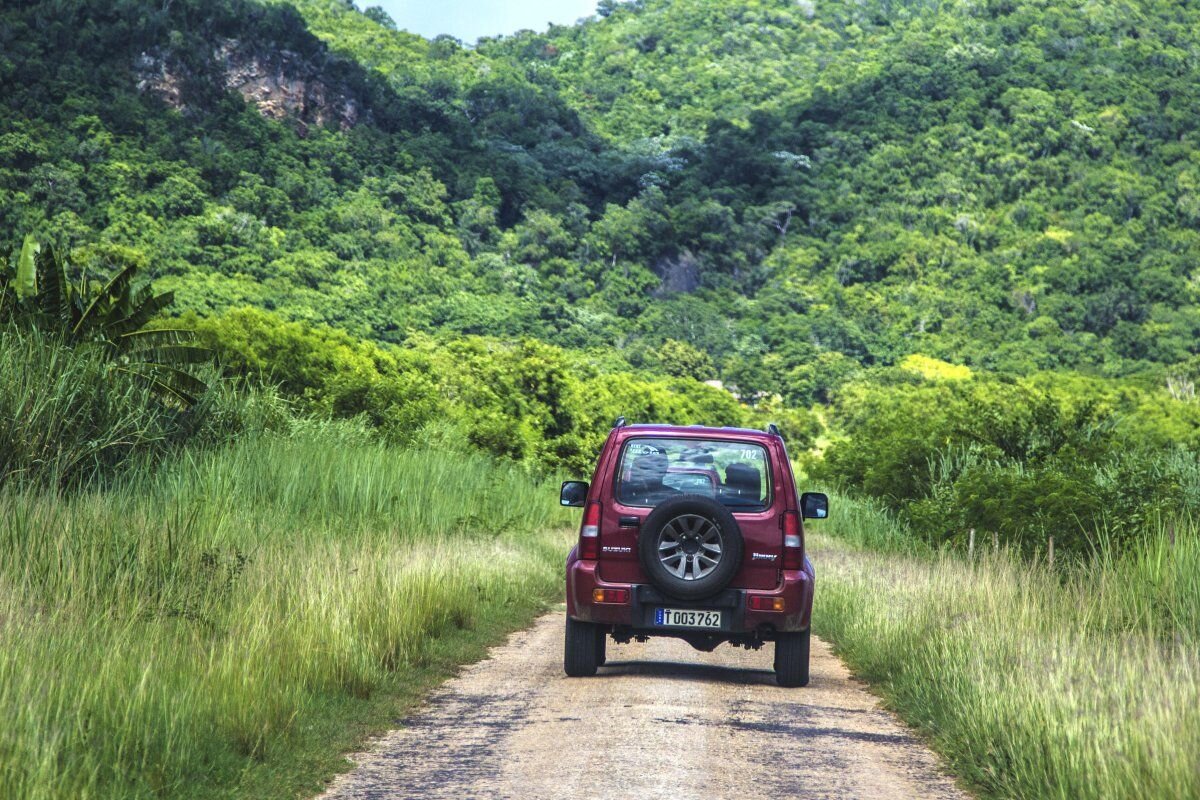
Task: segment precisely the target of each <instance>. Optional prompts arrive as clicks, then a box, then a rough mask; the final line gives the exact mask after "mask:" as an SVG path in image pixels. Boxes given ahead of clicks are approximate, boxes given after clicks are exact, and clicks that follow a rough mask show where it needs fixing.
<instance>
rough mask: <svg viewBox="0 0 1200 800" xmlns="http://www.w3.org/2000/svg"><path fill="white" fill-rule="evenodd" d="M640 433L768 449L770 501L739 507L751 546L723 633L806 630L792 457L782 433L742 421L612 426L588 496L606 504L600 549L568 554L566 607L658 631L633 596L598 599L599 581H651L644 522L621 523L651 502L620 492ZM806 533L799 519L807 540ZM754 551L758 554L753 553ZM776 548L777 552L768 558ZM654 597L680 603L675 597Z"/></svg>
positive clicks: (808, 607)
mask: <svg viewBox="0 0 1200 800" xmlns="http://www.w3.org/2000/svg"><path fill="white" fill-rule="evenodd" d="M639 437H642V438H672V439H687V438H695V439H705V440H710V441H712V440H717V441H731V442H745V443H749V444H756V445H759V446H761V447H763V448H765V449H766V452H767V460H768V463H769V465H770V470H771V479H770V480H771V484H770V496H769V499H770V504H769V505H768V507H767V508H766V509H765V510H763V511H755V512H751V513H744V512H742V511H733V516H734V518H735V519H736V520H737V522H738V526H739V527H740V528H741V531H742V536H743V539H744V540H745V548H744V554H743V559H742V566H741V569H740V570H739V571H738V573H737V574H736V575H735V576H734V578H733V580H732V582H731V583H730V584H729V589H731V590H734V592H736V593H738V595H739V596H740V601H739V610H738V611H737V613H735V614H734V615H732V617H733V623H734V626H733V627H732V628H731V629H729V630H726V631H723V632H722V634H723V637H722V638H726V639H747V638H749V639H758V640H762V641H770V640H771V639H772V638H773V634H774V633H775V632H776V631H803V630H806V629H807V628H808V626H809V624H810V621H811V618H812V601H813V584H814V579H815V575H814V572H813V567H812V564H811V563H810V562H809V560H808V557H807V555H806V556H805V557H804V559H803V567H802V569H799V570H784V569H783V568H782V561H783V557H782V556H783V513H784V512H785V511H793V512H799V510H800V503H799V496H798V494H797V491H796V481H795V478H794V476H793V474H792V468H791V462H790V461H789V460H788V457H787V452H786V450H785V448H784V445H783V439H782V438H781V437H780V436H778V435H777V434H773V433H765V432H763V431H756V430H748V429H742V428H705V427H699V426H688V427H680V426H670V425H628V426H622V427H619V428H614V429H613V431H612V433H610V434H609V437H608V440H607V441H606V442H605V443H604V447H603V448H602V449H601V451H600V457H599V459H598V461H597V465H596V470H595V472H594V474H593V475H592V481H591V484H590V488H589V490H588V498H587V502H588V503H592V502H599V503H600V504H601V520H600V557H599V559H596V560H584V559H580V558H579V557H578V547H576V548H575V549H573V550H572V551H571V554H570V555H569V556H568V558H567V575H566V578H567V614H568V615H569V616H570V617H572V618H574V619H577V620H580V621H584V622H597V623H602V624H608V625H613V626H618V627H628V628H631V629H633V631H634V632H636V633H638V634H653V633H656V632H659V631H654V630H647V629H645V628H644V627H643V626H642V625H640V624H639V620H638V619H635V617H636V616H637V614H636V613H635V611H636V610H635V605H634V604H633V603H630V604H606V603H595V602H593V600H592V590H593V589H597V588H613V589H629V590H631V595H633V596H637V594H638V591H639V589H640V588H641V587H645V588H646V589H650V588H652V587H651V586H650V581H649V579H648V578H647V576H646V574H645V572H644V570H643V569H642V566H641V563H640V562H639V561H638V547H637V536H638V531H639V528H637V527H631V526H622V525H621V518H622V517H625V518H630V517H637V518H638V520H639V521H640V520H644V519H645V518H646V516H647V515H648V514H649V513H650V510H651V509H649V508H641V507H635V506H626V505H622V504H621V503H619V502H617V500H616V497H615V487H616V474H615V473H616V469H617V462H618V459H619V456H620V453H621V452H622V448H623V446H624V444H625V443H626V442H628V441H629V440H630V439H634V438H639ZM689 471H690V470H689ZM714 474H715V471H714ZM731 510H732V509H731ZM803 535H804V534H803V523H801V542H803ZM755 553H757V554H759V556H760V558H758V559H755V558H753V554H755ZM771 556H773V557H774V558H773V559H769V558H767V557H771ZM750 594H754V595H769V596H781V597H783V598H784V603H785V607H784V611H782V612H776V611H754V610H751V609H749V608H748V607H747V606H746V602H745V600H746V596H747V595H750ZM656 604H657V605H664V604H665V605H670V606H679V605H681V604H679V603H676V602H673V601H663V602H656ZM684 605H686V606H688V607H692V606H701V605H704V603H703V601H700V602H698V603H692V604H684Z"/></svg>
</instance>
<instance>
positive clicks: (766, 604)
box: [750, 594, 787, 611]
mask: <svg viewBox="0 0 1200 800" xmlns="http://www.w3.org/2000/svg"><path fill="white" fill-rule="evenodd" d="M786 606H787V604H786V603H784V601H783V598H782V597H772V596H770V595H765V594H752V595H750V608H751V610H753V611H784V610H785V609H786Z"/></svg>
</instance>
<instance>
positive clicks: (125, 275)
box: [71, 264, 137, 336]
mask: <svg viewBox="0 0 1200 800" xmlns="http://www.w3.org/2000/svg"><path fill="white" fill-rule="evenodd" d="M136 272H137V266H136V265H134V264H130V265H129V266H127V267H125V269H123V270H121V271H120V272H118V273H117V274H116V275H114V276H113V278H112V280H110V281H109V282H108V283H106V284H105V285H104V286H103V287H102V288H101V289H100V291H98V292H97V293H96V295H95V296H94V297H93V298H92V302H91V303H89V304H88V307H87V308H86V309H85V310H84V312H83V314H82V315H81V316H80V317H79V320H78V321H77V322H76V323H75V326H74V327H73V328H72V329H71V335H72V336H78V335H79V334H80V332H81V331H83V329H84V328H85V327H86V326H87V325H88V324H89V323H91V322H93V320H94V315H96V314H98V313H100V311H101V310H102V309H103V308H104V307H105V305H106V304H109V303H112V302H113V299H114V298H119V297H120V296H121V295H122V294H123V293H124V291H125V290H126V288H128V286H129V282H130V281H131V280H133V276H134V274H135V273H136Z"/></svg>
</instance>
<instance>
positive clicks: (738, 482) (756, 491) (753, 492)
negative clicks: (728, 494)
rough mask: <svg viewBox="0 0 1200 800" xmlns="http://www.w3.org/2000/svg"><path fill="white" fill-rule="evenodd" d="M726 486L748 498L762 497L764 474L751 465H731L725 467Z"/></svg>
mask: <svg viewBox="0 0 1200 800" xmlns="http://www.w3.org/2000/svg"><path fill="white" fill-rule="evenodd" d="M725 485H726V486H728V487H729V488H730V489H737V490H738V493H739V494H743V495H746V496H748V497H760V496H761V495H762V474H761V473H760V472H759V471H758V469H757V468H755V467H752V466H750V465H749V464H741V463H737V464H730V465H729V466H727V467H725Z"/></svg>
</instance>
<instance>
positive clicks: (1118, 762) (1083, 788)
mask: <svg viewBox="0 0 1200 800" xmlns="http://www.w3.org/2000/svg"><path fill="white" fill-rule="evenodd" d="M840 504H842V505H849V506H851V507H853V505H854V503H853V501H841V503H840ZM851 511H852V512H853V513H851V512H845V513H846V514H848V516H844V517H843V518H840V519H836V518H835V519H834V520H831V522H832V523H833V524H832V525H831V526H830V529H829V530H830V531H831V532H836V533H840V532H841V530H842V528H843V527H844V526H845V525H846V524H847V522H848V520H850V519H851V518H853V517H854V515H855V514H858V517H857V519H858V523H859V524H867V523H868V522H869V521H870V520H874V521H875V522H874V524H878V525H880V526H883V525H886V524H888V523H887V520H886V518H885V517H882V516H878V515H874V514H872V513H869V512H861V510H859V511H853V509H851ZM814 527H815V526H814ZM854 539H855V540H857V541H858V542H863V543H887V542H888V541H891V540H894V539H895V537H894V536H892V535H889V534H888V533H887V532H886V531H883V530H878V531H874V532H872V531H858V532H857V533H856V534H855V536H854ZM809 546H810V549H811V552H812V557H813V561H814V563H815V564H816V565H817V570H818V584H819V589H818V592H817V607H816V610H815V611H814V626H815V630H816V632H817V633H818V634H819V635H821V636H823V637H826V638H828V639H829V640H830V641H832V642H833V643H834V645H835V648H836V649H837V651H838V652H839V654H841V655H842V656H843V657H845V658H846V660H847V661H848V662H849V664H850V665H851V667H852V669H853V670H854V671H855V672H856V674H858V675H859V676H860V677H862V678H864V679H865V680H867V681H869V682H870V683H871V684H872V685H873V686H874V687H875V688H876V689H877V690H878V691H879V692H880V693H881V694H882V695H883V697H884V698H885V699H886V701H887V702H888V703H889V704H890V705H891V706H892V707H893V708H895V709H896V710H897V711H898V712H899V713H900V715H901V716H902V717H904V718H905V719H906V720H907V721H908V722H909V723H911V724H913V725H914V726H916V727H917V728H918V729H919V730H920V731H922V732H923V733H924V734H925V735H926V736H927V737H928V738H929V740H930V741H931V742H932V744H933V746H934V747H935V748H936V749H937V750H939V751H940V752H941V753H942V754H943V755H944V756H945V757H946V759H947V761H948V762H949V764H950V766H951V768H952V769H953V770H954V771H955V772H956V773H958V774H959V775H961V776H963V777H964V778H965V779H966V780H967V781H968V782H969V783H970V784H971V785H972V786H973V787H975V788H977V789H978V790H980V791H981V793H982V794H983V795H985V796H994V797H1027V798H1033V797H1036V798H1064V799H1065V798H1106V799H1111V798H1150V797H1153V798H1173V797H1181V798H1182V797H1197V796H1200V770H1198V769H1197V764H1200V651H1198V646H1200V531H1198V530H1197V528H1196V527H1194V526H1180V527H1178V528H1177V529H1174V530H1163V531H1162V532H1161V533H1160V534H1159V535H1157V536H1154V537H1151V538H1150V539H1149V540H1148V541H1147V542H1146V543H1145V544H1144V545H1141V546H1139V547H1138V549H1136V550H1132V551H1129V552H1127V553H1125V554H1123V555H1121V556H1113V555H1111V554H1107V553H1101V554H1100V555H1099V556H1097V557H1096V558H1094V559H1092V560H1089V561H1087V562H1076V563H1073V564H1070V565H1067V566H1066V567H1065V568H1060V569H1059V570H1057V571H1052V570H1050V569H1049V568H1047V567H1046V566H1044V565H1040V564H1035V563H1030V562H1029V561H1028V560H1026V559H1022V558H1020V557H1018V556H1016V555H1015V554H1013V553H1011V552H1008V551H1005V550H1003V549H1001V550H999V551H992V550H991V549H990V548H987V549H985V550H983V551H982V552H981V553H980V554H977V558H976V560H975V561H974V562H972V561H969V560H967V559H965V558H961V557H956V556H952V555H948V554H947V555H930V554H928V553H926V554H921V553H916V554H906V553H902V552H895V551H894V550H893V552H890V553H884V552H881V551H879V550H863V549H859V548H857V547H856V546H854V545H853V544H851V543H848V542H846V541H845V540H843V539H842V538H841V537H840V536H836V537H835V536H831V535H825V536H820V535H817V536H812V537H811V539H810V545H809Z"/></svg>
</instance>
